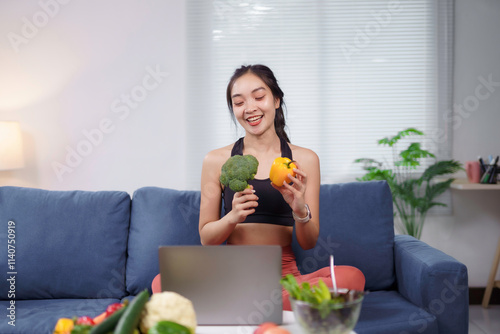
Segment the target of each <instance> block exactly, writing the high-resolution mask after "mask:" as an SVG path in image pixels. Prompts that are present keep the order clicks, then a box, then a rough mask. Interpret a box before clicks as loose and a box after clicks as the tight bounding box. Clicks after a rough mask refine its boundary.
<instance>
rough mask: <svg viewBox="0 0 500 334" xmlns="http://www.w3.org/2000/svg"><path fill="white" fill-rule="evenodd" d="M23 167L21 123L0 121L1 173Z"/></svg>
mask: <svg viewBox="0 0 500 334" xmlns="http://www.w3.org/2000/svg"><path fill="white" fill-rule="evenodd" d="M23 167H24V157H23V140H22V135H21V127H20V126H19V123H18V122H7V121H0V171H2V170H11V169H19V168H23Z"/></svg>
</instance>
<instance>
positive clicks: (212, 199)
mask: <svg viewBox="0 0 500 334" xmlns="http://www.w3.org/2000/svg"><path fill="white" fill-rule="evenodd" d="M228 158H229V156H228V155H227V154H224V152H223V151H221V150H216V151H212V152H210V153H209V154H207V156H206V157H205V159H204V160H203V167H202V172H201V202H200V223H199V233H200V239H201V243H202V244H203V245H220V244H222V243H223V242H224V241H226V240H227V238H228V237H229V236H230V235H231V233H232V232H233V230H234V228H235V227H236V225H237V224H238V223H240V222H243V221H244V220H245V219H246V217H247V216H248V215H249V214H252V213H253V212H255V209H254V207H256V206H257V200H258V197H257V196H256V195H255V194H254V192H253V189H251V188H248V189H245V190H244V191H241V192H237V193H236V194H235V195H234V198H233V202H232V206H233V209H232V210H231V211H230V212H229V213H228V214H226V215H225V216H224V217H222V218H221V217H220V211H221V203H222V188H221V184H220V181H219V177H220V169H221V167H222V165H223V164H224V162H225V161H226V160H227V159H228Z"/></svg>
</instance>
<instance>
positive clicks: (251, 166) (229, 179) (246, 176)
mask: <svg viewBox="0 0 500 334" xmlns="http://www.w3.org/2000/svg"><path fill="white" fill-rule="evenodd" d="M258 166H259V162H258V161H257V159H256V158H255V157H254V156H253V155H250V154H248V155H233V156H232V157H230V158H229V159H227V161H226V162H225V163H224V165H223V166H222V169H221V173H220V178H219V180H220V183H222V184H223V185H224V186H225V187H229V188H231V190H232V191H234V192H238V191H243V190H245V188H247V187H248V181H249V180H253V178H254V177H255V174H257V167H258Z"/></svg>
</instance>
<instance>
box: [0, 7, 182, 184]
mask: <svg viewBox="0 0 500 334" xmlns="http://www.w3.org/2000/svg"><path fill="white" fill-rule="evenodd" d="M0 36H1V38H0V120H17V121H19V122H20V123H21V127H22V130H23V137H24V142H25V157H26V168H24V169H23V170H19V171H8V172H6V171H4V172H0V184H2V185H6V184H8V185H22V186H33V187H40V188H46V189H84V190H101V189H106V190H110V189H116V190H124V191H128V192H130V193H131V192H133V191H134V190H135V189H137V188H138V187H141V186H148V185H155V186H164V187H171V188H183V186H184V183H185V182H184V181H185V175H184V172H183V171H184V169H185V163H184V161H185V154H186V152H185V151H186V150H185V147H184V142H185V140H184V138H185V136H186V131H185V124H184V118H183V117H182V113H183V110H184V91H185V89H184V85H185V81H184V78H185V59H186V57H185V48H184V40H185V29H184V4H183V2H182V1H156V0H147V1H132V0H125V1H123V0H110V1H97V0H92V1H76V0H73V1H67V0H31V1H19V2H18V1H2V2H0ZM150 72H152V73H156V74H155V75H154V76H153V75H152V74H150ZM89 138H90V139H89ZM71 152H76V153H71Z"/></svg>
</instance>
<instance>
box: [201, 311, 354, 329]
mask: <svg viewBox="0 0 500 334" xmlns="http://www.w3.org/2000/svg"><path fill="white" fill-rule="evenodd" d="M257 327H258V326H198V327H197V328H196V334H253V332H254V330H255V329H256V328H257ZM280 327H283V328H285V329H287V330H288V331H289V332H290V333H291V334H303V333H304V332H303V331H302V330H301V328H300V327H299V325H298V324H296V323H295V318H294V316H293V312H291V311H283V323H282V324H281V325H280ZM351 334H356V333H355V332H351Z"/></svg>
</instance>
